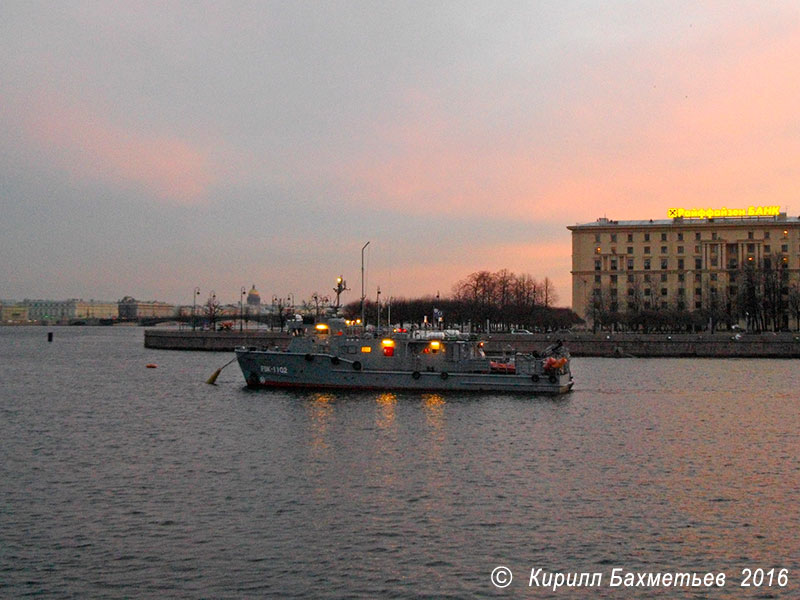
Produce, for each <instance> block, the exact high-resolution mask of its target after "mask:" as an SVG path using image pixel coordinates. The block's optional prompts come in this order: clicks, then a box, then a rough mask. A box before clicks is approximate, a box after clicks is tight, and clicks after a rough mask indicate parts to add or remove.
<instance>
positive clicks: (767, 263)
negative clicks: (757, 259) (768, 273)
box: [747, 256, 772, 269]
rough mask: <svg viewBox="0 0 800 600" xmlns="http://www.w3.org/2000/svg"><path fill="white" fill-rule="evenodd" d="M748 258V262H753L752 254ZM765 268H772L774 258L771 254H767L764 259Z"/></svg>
mask: <svg viewBox="0 0 800 600" xmlns="http://www.w3.org/2000/svg"><path fill="white" fill-rule="evenodd" d="M747 260H748V262H753V257H752V256H748V257H747ZM764 268H765V269H771V268H772V259H771V258H770V257H769V256H767V257H766V258H765V259H764Z"/></svg>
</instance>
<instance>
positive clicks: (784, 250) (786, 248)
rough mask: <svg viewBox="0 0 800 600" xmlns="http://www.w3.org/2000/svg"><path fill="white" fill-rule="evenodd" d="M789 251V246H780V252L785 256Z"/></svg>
mask: <svg viewBox="0 0 800 600" xmlns="http://www.w3.org/2000/svg"><path fill="white" fill-rule="evenodd" d="M788 251H789V244H781V252H783V253H784V254H786V253H787V252H788Z"/></svg>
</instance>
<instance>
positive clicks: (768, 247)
mask: <svg viewBox="0 0 800 600" xmlns="http://www.w3.org/2000/svg"><path fill="white" fill-rule="evenodd" d="M770 252H772V246H770V245H769V244H764V254H769V253H770Z"/></svg>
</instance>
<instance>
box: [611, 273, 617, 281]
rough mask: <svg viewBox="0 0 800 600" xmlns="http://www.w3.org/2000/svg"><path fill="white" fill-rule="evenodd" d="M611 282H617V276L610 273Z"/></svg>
mask: <svg viewBox="0 0 800 600" xmlns="http://www.w3.org/2000/svg"><path fill="white" fill-rule="evenodd" d="M611 283H617V276H616V275H612V276H611Z"/></svg>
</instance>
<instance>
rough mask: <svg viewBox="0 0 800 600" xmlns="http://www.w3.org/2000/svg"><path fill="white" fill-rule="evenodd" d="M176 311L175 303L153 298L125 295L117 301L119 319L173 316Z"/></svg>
mask: <svg viewBox="0 0 800 600" xmlns="http://www.w3.org/2000/svg"><path fill="white" fill-rule="evenodd" d="M176 313H177V309H176V307H175V305H173V304H168V303H167V302H157V301H155V300H147V301H144V300H137V299H136V298H133V297H132V296H125V297H124V298H123V299H122V300H120V301H119V318H120V319H141V318H143V317H174V316H175V315H176Z"/></svg>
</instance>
